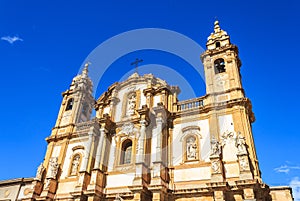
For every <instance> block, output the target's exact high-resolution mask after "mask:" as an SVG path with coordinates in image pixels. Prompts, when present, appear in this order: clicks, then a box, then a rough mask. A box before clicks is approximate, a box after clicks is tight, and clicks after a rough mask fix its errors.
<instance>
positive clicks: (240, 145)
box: [236, 133, 247, 154]
mask: <svg viewBox="0 0 300 201" xmlns="http://www.w3.org/2000/svg"><path fill="white" fill-rule="evenodd" d="M236 147H237V149H238V154H247V149H246V141H245V137H243V136H242V135H241V133H238V137H237V139H236Z"/></svg>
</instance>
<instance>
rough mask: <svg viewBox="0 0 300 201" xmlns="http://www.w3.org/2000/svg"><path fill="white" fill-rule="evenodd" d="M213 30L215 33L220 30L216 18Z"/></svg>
mask: <svg viewBox="0 0 300 201" xmlns="http://www.w3.org/2000/svg"><path fill="white" fill-rule="evenodd" d="M214 31H215V33H218V32H220V31H221V28H220V25H219V21H218V20H216V21H215V26H214Z"/></svg>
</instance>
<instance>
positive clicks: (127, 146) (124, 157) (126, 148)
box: [120, 139, 132, 165]
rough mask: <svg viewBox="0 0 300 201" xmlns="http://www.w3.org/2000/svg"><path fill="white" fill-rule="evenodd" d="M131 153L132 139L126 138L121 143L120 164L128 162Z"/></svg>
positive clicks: (129, 161)
mask: <svg viewBox="0 0 300 201" xmlns="http://www.w3.org/2000/svg"><path fill="white" fill-rule="evenodd" d="M131 153H132V141H131V140H129V139H127V140H125V141H124V142H123V144H122V149H121V160H120V164H121V165H122V164H130V163H131Z"/></svg>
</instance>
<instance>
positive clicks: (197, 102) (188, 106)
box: [177, 97, 204, 112]
mask: <svg viewBox="0 0 300 201" xmlns="http://www.w3.org/2000/svg"><path fill="white" fill-rule="evenodd" d="M203 99H204V98H203V97H200V98H193V99H189V100H184V101H179V102H178V103H177V111H178V112H181V111H186V110H192V109H196V108H201V107H203V106H204V103H203Z"/></svg>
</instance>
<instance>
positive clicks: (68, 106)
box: [66, 98, 74, 111]
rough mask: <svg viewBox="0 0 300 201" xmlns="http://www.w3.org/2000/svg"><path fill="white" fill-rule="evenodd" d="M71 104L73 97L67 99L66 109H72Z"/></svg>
mask: <svg viewBox="0 0 300 201" xmlns="http://www.w3.org/2000/svg"><path fill="white" fill-rule="evenodd" d="M73 104H74V98H70V99H69V100H68V103H67V106H66V111H68V110H72V108H73Z"/></svg>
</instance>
